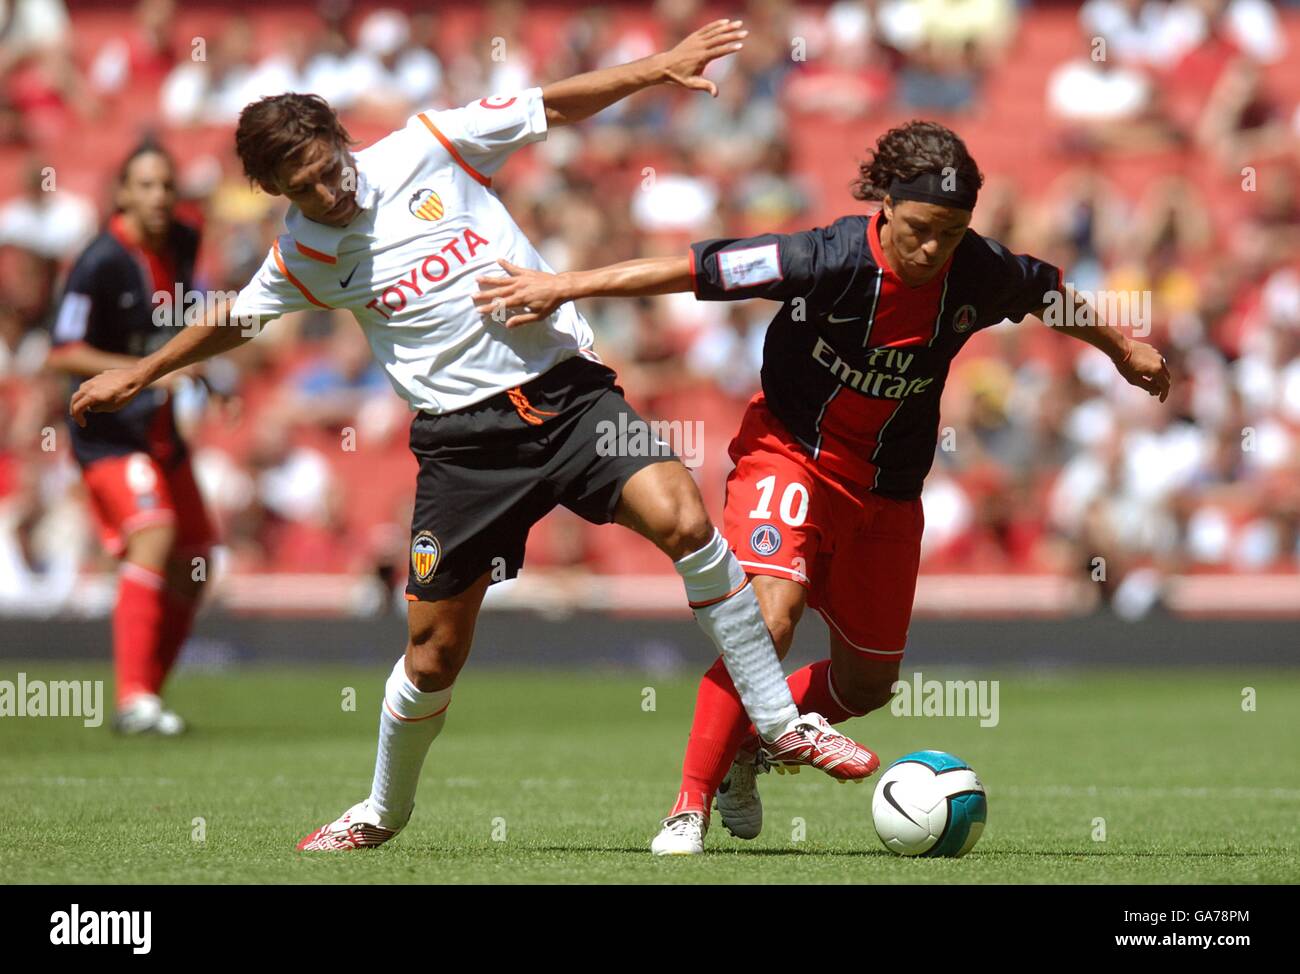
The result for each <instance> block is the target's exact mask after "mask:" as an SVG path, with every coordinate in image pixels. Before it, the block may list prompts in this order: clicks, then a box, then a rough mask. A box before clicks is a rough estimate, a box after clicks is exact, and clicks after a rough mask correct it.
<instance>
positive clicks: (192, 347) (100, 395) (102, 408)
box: [68, 313, 259, 426]
mask: <svg viewBox="0 0 1300 974" xmlns="http://www.w3.org/2000/svg"><path fill="white" fill-rule="evenodd" d="M225 317H226V316H225V314H224V313H223V314H221V315H220V319H221V321H220V323H218V322H208V323H204V324H194V325H189V326H187V327H186V328H183V329H182V330H181V331H180V333H179V334H177V335H176V337H175V338H173V339H172V340H171V341H169V342H168V343H167V344H166V345H164V346H163V347H162V348H160V349H158V350H157V351H156V352H154V353H153V354H152V355H146V356H145V357H144V358H141V359H137V360H136V361H135V362H134V363H133V364H132V365H130V366H127V367H125V368H119V369H109V370H108V371H107V372H101V373H99V375H96V376H94V377H92V378H90V379H87V380H86V381H85V382H83V383H82V384H81V385H80V386H79V387H78V388H77V391H76V392H74V393H73V394H72V403H71V405H70V407H69V410H68V411H69V412H70V413H71V414H72V418H73V419H74V420H76V422H77V425H78V426H85V425H86V414H87V413H112V412H116V411H117V410H119V409H121V408H122V407H123V406H125V405H126V404H127V403H129V402H130V401H131V400H132V399H134V398H135V397H136V396H138V395H139V394H140V392H141V390H143V389H145V388H147V387H148V386H150V385H152V384H153V383H155V382H157V381H158V380H160V379H162V378H163V377H165V376H167V375H169V374H171V373H173V372H177V371H179V370H181V369H184V368H185V367H186V366H190V365H194V364H195V363H198V362H202V361H204V360H205V359H210V358H212V357H213V356H214V355H220V354H221V353H222V352H228V351H230V350H231V349H232V348H237V347H238V346H240V345H242V344H243V343H244V342H246V341H248V340H249V339H250V338H252V337H253V336H255V335H256V334H257V333H258V331H259V328H255V327H243V326H236V325H235V324H234V323H233V322H229V321H226V320H225Z"/></svg>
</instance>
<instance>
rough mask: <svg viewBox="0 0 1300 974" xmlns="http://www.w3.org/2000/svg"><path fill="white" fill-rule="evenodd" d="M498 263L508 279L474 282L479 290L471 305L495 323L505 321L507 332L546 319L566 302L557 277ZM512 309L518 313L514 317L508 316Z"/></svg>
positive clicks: (507, 263) (487, 279) (484, 279)
mask: <svg viewBox="0 0 1300 974" xmlns="http://www.w3.org/2000/svg"><path fill="white" fill-rule="evenodd" d="M497 263H498V264H500V265H501V266H502V267H503V268H505V270H506V273H508V274H509V275H510V276H509V277H478V278H475V281H476V282H477V283H478V286H479V287H480V288H481V289H482V290H480V291H479V292H478V293H477V294H475V295H474V304H475V306H476V307H477V308H478V310H479V312H480V313H481V314H490V315H491V316H492V317H493V318H494V319H496V320H497V321H503V320H504V321H505V325H506V327H507V328H517V327H518V326H519V325H527V324H529V323H530V322H534V321H541V320H542V319H543V318H549V317H550V316H551V315H552V314H554V313H555V309H556V308H558V307H559V306H560V305H562V304H564V302H565V301H567V300H569V296H568V295H567V294H565V293H564V289H563V288H562V287H561V286H560V278H559V276H558V275H556V274H548V273H546V272H545V271H534V270H529V269H528V268H527V267H516V266H515V265H514V264H512V263H510V261H508V260H498V261H497ZM511 309H517V313H515V314H511V313H510V311H511ZM518 309H522V310H518Z"/></svg>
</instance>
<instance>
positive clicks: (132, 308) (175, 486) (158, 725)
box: [49, 142, 214, 735]
mask: <svg viewBox="0 0 1300 974" xmlns="http://www.w3.org/2000/svg"><path fill="white" fill-rule="evenodd" d="M116 203H117V208H116V212H115V213H114V214H113V216H112V217H111V218H110V219H109V221H108V225H107V227H106V228H105V229H104V231H103V232H102V233H101V234H100V235H99V236H98V237H96V238H95V239H94V240H93V241H91V243H90V245H89V246H88V247H86V249H85V251H84V252H83V253H82V254H81V256H80V257H79V258H78V259H77V261H76V263H75V264H74V265H73V267H72V270H71V272H70V273H69V275H68V280H67V285H66V287H65V291H64V295H63V301H62V304H61V305H60V306H59V311H58V317H57V318H56V320H55V324H54V334H53V342H54V348H53V351H52V352H51V354H50V358H49V364H50V366H51V367H52V368H54V369H56V370H59V371H62V372H66V373H67V374H68V375H69V376H71V377H72V379H73V384H74V387H75V385H77V384H80V381H81V380H82V379H84V378H85V377H87V376H92V375H96V374H98V373H100V372H103V371H104V370H106V369H121V368H129V367H131V366H133V365H134V364H136V363H137V362H138V361H139V360H140V359H141V358H143V357H144V356H146V355H148V354H149V353H150V352H153V351H155V350H156V349H158V348H159V347H160V346H161V345H162V344H163V343H165V342H166V341H167V339H168V338H169V337H171V335H172V331H171V330H170V329H168V328H163V327H159V325H158V324H156V323H155V320H154V318H155V311H157V310H159V309H161V310H164V311H165V310H167V309H168V308H170V306H171V303H172V300H173V294H174V293H175V289H176V287H177V285H179V286H180V287H181V289H182V291H188V290H189V289H190V287H191V282H192V278H193V273H194V259H195V255H196V253H197V251H198V244H199V234H198V231H197V230H196V229H195V228H193V227H191V226H188V225H187V224H185V223H182V222H180V221H179V220H177V219H176V218H175V215H174V213H173V210H174V207H175V204H176V180H175V168H174V166H173V164H172V160H171V158H170V156H168V154H167V153H166V152H165V151H164V150H163V149H162V148H161V147H159V146H158V145H156V144H153V143H150V142H146V143H143V144H141V145H140V146H139V147H138V148H136V149H135V150H134V151H132V152H131V154H130V155H129V156H128V157H127V159H126V161H125V162H124V163H123V164H122V167H121V171H120V173H119V177H118V185H117V198H116ZM160 302H161V304H160ZM178 378H179V375H178V374H173V375H171V376H168V377H167V378H166V379H163V380H161V381H159V382H157V383H155V384H154V385H153V386H151V387H150V388H148V389H146V390H144V391H143V392H142V393H141V394H140V395H139V396H138V397H137V398H136V399H135V400H134V401H133V402H132V403H130V404H129V405H128V406H126V407H125V408H123V409H122V410H120V411H118V412H115V413H101V414H96V415H93V416H89V417H87V421H86V423H85V425H84V426H80V425H78V424H76V423H71V424H70V427H69V428H70V431H71V437H72V452H73V456H75V457H76V459H77V463H78V464H79V465H80V466H81V469H82V474H83V476H84V478H85V483H86V491H87V493H88V494H89V497H90V502H91V507H92V509H93V510H94V512H95V517H96V520H97V521H98V523H99V529H100V534H101V537H102V539H103V543H104V547H105V548H106V549H107V550H108V551H109V552H110V553H111V554H113V555H115V556H117V557H119V558H120V559H121V560H122V569H121V574H120V577H119V581H118V590H117V604H116V605H115V607H114V609H113V666H114V675H115V679H116V697H117V714H116V716H115V717H114V720H113V727H114V729H116V730H118V731H120V732H122V733H125V734H138V733H144V732H154V733H158V734H164V735H173V734H179V733H181V732H182V731H183V730H184V729H185V723H184V721H183V720H182V719H181V718H180V717H179V716H177V715H176V714H175V713H173V712H172V711H170V710H168V709H167V708H166V707H164V705H163V702H162V697H161V694H162V688H163V683H164V682H165V681H166V679H167V674H168V673H169V672H170V670H171V668H172V665H173V664H174V663H175V662H176V657H177V654H178V653H179V652H180V648H181V646H182V645H183V644H184V642H185V639H186V637H187V636H188V635H189V632H190V628H191V626H192V625H193V621H194V613H195V610H196V608H197V606H198V602H199V598H200V590H201V587H202V581H200V580H199V579H202V578H204V577H206V567H205V568H204V570H202V571H195V562H194V559H195V558H203V559H205V560H206V558H207V556H208V552H209V549H210V547H211V545H212V543H213V539H214V536H213V529H212V524H211V521H210V520H209V518H208V514H207V512H206V510H205V509H204V506H203V500H202V498H201V497H200V495H199V491H198V488H197V486H196V485H195V482H194V471H193V470H192V469H191V465H190V458H189V453H188V451H187V449H186V446H185V443H184V441H183V440H182V439H181V437H180V434H179V433H178V432H177V429H176V420H175V416H174V415H173V411H172V394H171V390H172V389H173V388H174V386H175V383H176V381H177V379H178Z"/></svg>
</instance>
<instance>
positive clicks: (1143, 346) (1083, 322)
mask: <svg viewBox="0 0 1300 974" xmlns="http://www.w3.org/2000/svg"><path fill="white" fill-rule="evenodd" d="M1065 296H1066V308H1065V315H1064V316H1063V320H1059V321H1058V320H1056V319H1057V316H1056V315H1052V314H1046V313H1045V312H1046V311H1047V308H1048V306H1046V305H1045V306H1044V307H1043V308H1042V309H1040V310H1039V315H1038V316H1039V317H1040V318H1042V319H1043V320H1044V321H1045V322H1046V323H1047V324H1049V325H1050V326H1051V327H1052V328H1054V329H1055V330H1057V331H1062V332H1064V333H1065V334H1067V335H1069V336H1070V337H1072V338H1077V339H1079V341H1082V342H1087V343H1088V344H1089V345H1091V346H1092V347H1093V348H1095V349H1097V350H1099V351H1101V352H1104V353H1105V354H1106V355H1107V356H1109V358H1110V360H1111V361H1112V362H1114V363H1115V368H1116V369H1117V370H1118V371H1119V374H1120V375H1122V376H1123V377H1124V381H1126V382H1127V383H1128V384H1129V385H1133V386H1137V387H1138V388H1139V389H1144V390H1146V392H1147V393H1148V394H1150V395H1152V396H1159V397H1160V401H1161V402H1164V401H1165V400H1166V399H1168V398H1169V387H1170V385H1171V384H1172V382H1173V377H1172V376H1171V375H1170V374H1169V366H1168V364H1167V363H1166V362H1165V357H1164V356H1163V355H1161V354H1160V350H1159V349H1157V348H1156V347H1155V346H1153V345H1148V344H1147V343H1146V342H1139V341H1134V340H1133V339H1132V338H1129V337H1128V336H1127V335H1125V334H1124V333H1123V332H1121V331H1120V330H1119V328H1117V327H1108V323H1107V322H1106V321H1103V320H1102V318H1101V315H1100V313H1099V312H1098V311H1097V309H1096V308H1095V307H1093V306H1092V305H1090V304H1089V303H1088V302H1087V301H1086V300H1085V299H1084V298H1082V297H1080V296H1079V295H1077V294H1076V293H1075V292H1074V289H1073V288H1071V287H1068V286H1067V287H1066V289H1065Z"/></svg>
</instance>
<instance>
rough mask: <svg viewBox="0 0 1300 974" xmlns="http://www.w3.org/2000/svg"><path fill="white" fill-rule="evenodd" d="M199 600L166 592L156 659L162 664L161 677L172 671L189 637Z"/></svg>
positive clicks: (164, 677) (165, 676)
mask: <svg viewBox="0 0 1300 974" xmlns="http://www.w3.org/2000/svg"><path fill="white" fill-rule="evenodd" d="M198 607H199V600H198V599H187V598H183V597H181V596H179V595H176V594H175V593H168V595H167V601H166V604H165V606H164V608H163V638H162V645H161V646H160V647H159V650H158V660H159V663H160V664H161V666H162V675H163V679H164V680H165V679H166V678H167V674H168V673H170V672H171V671H172V667H173V666H175V665H176V660H177V659H178V658H179V657H180V654H181V647H182V646H184V645H185V640H186V639H188V638H189V635H190V631H191V630H192V629H193V628H194V613H195V612H196V611H198Z"/></svg>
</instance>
